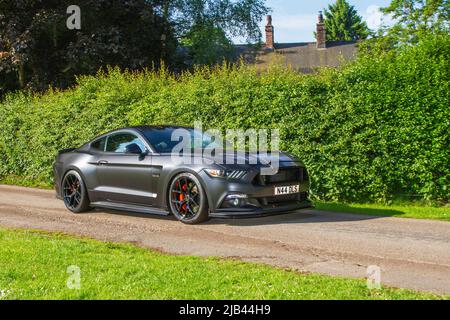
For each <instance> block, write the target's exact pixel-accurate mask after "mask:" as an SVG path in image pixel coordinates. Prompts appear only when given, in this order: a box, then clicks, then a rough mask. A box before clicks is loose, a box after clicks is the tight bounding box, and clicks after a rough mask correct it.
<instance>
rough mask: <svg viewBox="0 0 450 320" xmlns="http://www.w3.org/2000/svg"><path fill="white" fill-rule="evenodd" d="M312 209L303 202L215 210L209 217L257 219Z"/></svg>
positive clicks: (308, 203)
mask: <svg viewBox="0 0 450 320" xmlns="http://www.w3.org/2000/svg"><path fill="white" fill-rule="evenodd" d="M312 207H313V205H312V203H311V201H309V200H304V201H298V202H295V203H287V204H280V205H274V206H271V207H263V208H256V209H217V210H216V211H215V212H212V213H210V214H209V216H210V217H212V218H252V217H254V218H257V217H264V216H271V215H276V214H287V213H291V212H292V211H296V210H299V209H307V208H312Z"/></svg>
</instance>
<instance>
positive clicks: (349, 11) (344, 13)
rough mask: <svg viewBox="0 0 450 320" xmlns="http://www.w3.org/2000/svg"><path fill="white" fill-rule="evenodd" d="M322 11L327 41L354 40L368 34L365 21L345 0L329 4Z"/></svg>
mask: <svg viewBox="0 0 450 320" xmlns="http://www.w3.org/2000/svg"><path fill="white" fill-rule="evenodd" d="M324 13H325V27H326V30H327V41H356V40H360V39H366V38H367V37H368V36H369V35H370V31H369V28H368V27H367V24H366V22H364V21H362V18H361V17H360V16H359V15H358V13H357V11H356V9H355V8H354V7H353V6H351V5H350V4H349V3H348V2H347V1H345V0H337V1H336V3H334V4H330V5H329V6H328V10H327V9H325V10H324Z"/></svg>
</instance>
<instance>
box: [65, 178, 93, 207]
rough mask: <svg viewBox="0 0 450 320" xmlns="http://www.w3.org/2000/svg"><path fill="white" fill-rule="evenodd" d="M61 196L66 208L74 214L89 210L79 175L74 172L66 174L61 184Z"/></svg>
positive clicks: (87, 198)
mask: <svg viewBox="0 0 450 320" xmlns="http://www.w3.org/2000/svg"><path fill="white" fill-rule="evenodd" d="M62 196H63V200H64V204H65V205H66V208H67V209H69V210H70V211H72V212H74V213H80V212H84V211H87V210H89V197H88V194H87V190H86V186H85V184H84V182H83V179H82V178H81V176H80V174H79V173H78V172H76V171H75V170H71V171H69V172H67V173H66V175H65V176H64V179H63V182H62Z"/></svg>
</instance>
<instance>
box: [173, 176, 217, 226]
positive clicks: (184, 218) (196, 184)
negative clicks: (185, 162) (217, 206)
mask: <svg viewBox="0 0 450 320" xmlns="http://www.w3.org/2000/svg"><path fill="white" fill-rule="evenodd" d="M169 208H170V211H171V213H172V214H173V215H174V216H175V217H176V218H177V219H178V220H179V221H181V222H183V223H186V224H198V223H201V222H204V221H206V220H208V219H209V215H208V210H209V208H208V201H207V199H206V194H205V191H204V190H203V188H202V185H201V184H200V181H199V180H198V179H197V177H196V176H194V175H193V174H190V173H180V174H179V175H177V176H176V177H175V178H174V179H173V180H172V182H171V183H170V186H169Z"/></svg>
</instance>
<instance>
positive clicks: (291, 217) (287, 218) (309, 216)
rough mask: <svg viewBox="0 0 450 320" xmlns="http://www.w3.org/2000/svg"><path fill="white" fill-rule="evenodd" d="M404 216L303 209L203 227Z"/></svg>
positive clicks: (385, 212) (114, 212) (388, 212)
mask: <svg viewBox="0 0 450 320" xmlns="http://www.w3.org/2000/svg"><path fill="white" fill-rule="evenodd" d="M341 209H342V208H341ZM349 210H355V208H351V207H349ZM92 212H94V213H107V214H112V215H118V216H127V217H134V218H143V219H158V220H167V221H176V218H175V217H174V216H172V215H169V216H159V215H152V214H146V213H135V212H128V211H118V210H112V209H103V208H102V209H100V208H99V209H93V210H92V211H91V213H92ZM402 214H403V212H401V211H398V210H384V209H366V208H364V213H357V212H352V213H349V212H335V211H325V210H317V209H303V210H298V211H294V212H283V213H278V214H273V215H269V216H264V217H245V218H212V219H211V220H209V221H207V222H205V223H203V225H230V226H242V227H246V226H248V227H250V226H260V225H277V224H297V223H299V224H300V223H301V224H305V223H335V222H357V221H366V220H374V219H380V218H386V217H390V216H393V215H396V216H400V215H402Z"/></svg>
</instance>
